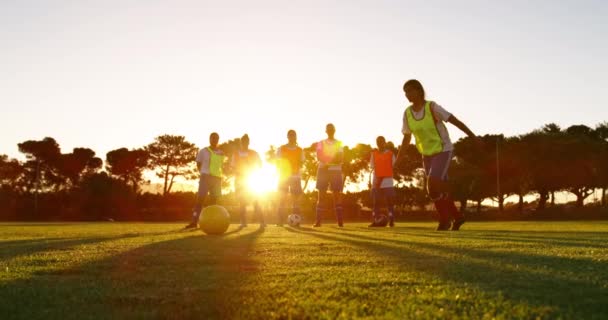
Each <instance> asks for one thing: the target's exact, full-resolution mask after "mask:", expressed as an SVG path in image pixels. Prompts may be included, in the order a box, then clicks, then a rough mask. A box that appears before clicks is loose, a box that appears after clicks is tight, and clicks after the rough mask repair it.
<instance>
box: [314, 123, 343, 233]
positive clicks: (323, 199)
mask: <svg viewBox="0 0 608 320" xmlns="http://www.w3.org/2000/svg"><path fill="white" fill-rule="evenodd" d="M325 133H327V139H325V140H322V141H319V142H318V143H317V159H318V160H319V167H318V168H317V190H318V191H319V198H318V200H317V221H316V223H315V224H314V225H313V227H320V226H321V219H322V213H323V210H325V209H327V207H328V199H327V189H328V188H329V187H330V186H331V193H332V196H333V203H334V207H335V210H336V218H337V220H338V227H340V228H342V227H343V226H344V223H343V220H342V188H343V182H342V162H343V159H344V148H343V146H342V141H340V140H336V138H334V134H335V133H336V128H335V127H334V125H333V124H331V123H329V124H327V125H326V126H325Z"/></svg>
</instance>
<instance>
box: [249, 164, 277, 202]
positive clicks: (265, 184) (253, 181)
mask: <svg viewBox="0 0 608 320" xmlns="http://www.w3.org/2000/svg"><path fill="white" fill-rule="evenodd" d="M277 183H278V175H277V171H276V168H275V167H274V166H273V165H271V164H269V163H264V164H263V165H262V168H260V169H258V170H255V171H253V172H251V173H250V174H249V177H248V178H247V187H248V188H249V189H250V190H251V191H252V192H254V193H257V194H266V193H268V192H271V191H274V190H276V188H277Z"/></svg>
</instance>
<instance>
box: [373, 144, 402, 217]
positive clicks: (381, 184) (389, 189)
mask: <svg viewBox="0 0 608 320" xmlns="http://www.w3.org/2000/svg"><path fill="white" fill-rule="evenodd" d="M376 145H377V146H378V149H375V150H373V151H372V155H371V157H370V161H369V163H370V166H371V169H372V172H373V173H374V174H373V179H372V199H373V203H374V211H372V223H371V224H370V225H369V226H370V227H378V226H379V225H378V224H377V223H376V217H377V215H378V214H379V213H380V202H381V201H385V202H386V207H387V210H388V219H389V222H388V223H389V226H391V227H394V226H395V213H394V204H393V203H394V198H395V189H394V188H393V165H394V164H395V160H396V157H395V154H394V153H393V151H392V150H390V149H388V148H387V145H386V139H384V137H383V136H379V137H377V138H376ZM384 226H386V224H384Z"/></svg>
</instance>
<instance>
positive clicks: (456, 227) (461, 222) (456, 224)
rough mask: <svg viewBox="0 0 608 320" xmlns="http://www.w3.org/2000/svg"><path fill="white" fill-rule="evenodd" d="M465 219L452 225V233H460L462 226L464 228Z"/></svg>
mask: <svg viewBox="0 0 608 320" xmlns="http://www.w3.org/2000/svg"><path fill="white" fill-rule="evenodd" d="M464 221H465V220H464V218H460V219H458V220H456V221H454V224H452V231H458V230H460V226H462V225H463V224H464Z"/></svg>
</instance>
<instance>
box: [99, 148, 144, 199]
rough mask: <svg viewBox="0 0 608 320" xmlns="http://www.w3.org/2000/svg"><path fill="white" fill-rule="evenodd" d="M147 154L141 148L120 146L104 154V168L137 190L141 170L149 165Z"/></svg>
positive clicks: (140, 181)
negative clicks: (132, 148) (131, 148)
mask: <svg viewBox="0 0 608 320" xmlns="http://www.w3.org/2000/svg"><path fill="white" fill-rule="evenodd" d="M148 161H149V154H148V152H147V151H145V150H143V149H134V150H128V149H127V148H120V149H116V150H112V151H110V152H108V153H107V154H106V170H108V172H109V173H110V174H111V175H113V176H116V177H118V178H120V179H121V180H122V181H123V182H125V183H127V184H130V185H131V188H133V191H135V192H137V191H138V190H139V185H140V184H141V183H142V181H143V172H144V170H145V169H146V168H148V167H149V164H148Z"/></svg>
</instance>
